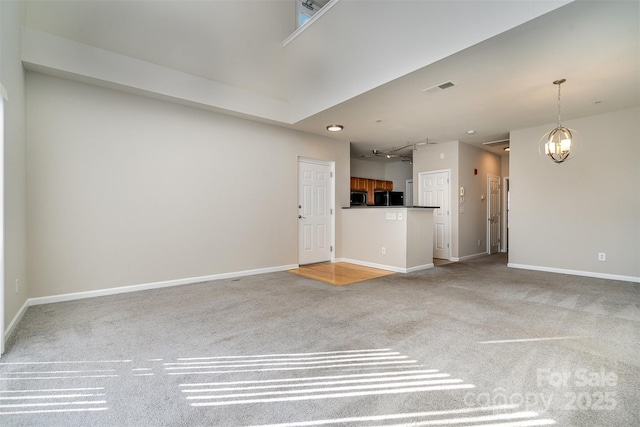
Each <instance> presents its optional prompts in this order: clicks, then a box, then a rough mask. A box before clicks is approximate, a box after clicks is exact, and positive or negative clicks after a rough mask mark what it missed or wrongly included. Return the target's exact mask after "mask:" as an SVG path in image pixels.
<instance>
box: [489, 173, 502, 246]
mask: <svg viewBox="0 0 640 427" xmlns="http://www.w3.org/2000/svg"><path fill="white" fill-rule="evenodd" d="M487 193H489V204H488V206H487V222H488V226H487V242H488V246H489V247H488V248H487V252H489V253H490V254H495V253H498V251H499V250H500V177H499V176H493V175H488V176H487Z"/></svg>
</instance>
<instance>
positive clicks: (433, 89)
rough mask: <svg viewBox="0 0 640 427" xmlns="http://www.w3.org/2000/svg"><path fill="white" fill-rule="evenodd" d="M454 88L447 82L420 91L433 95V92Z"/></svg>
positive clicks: (452, 84) (451, 83)
mask: <svg viewBox="0 0 640 427" xmlns="http://www.w3.org/2000/svg"><path fill="white" fill-rule="evenodd" d="M454 86H455V84H454V83H453V82H451V81H449V82H444V83H440V84H439V85H435V86H432V87H428V88H426V89H422V91H423V92H425V93H435V92H440V91H441V90H445V89H449V88H450V87H454Z"/></svg>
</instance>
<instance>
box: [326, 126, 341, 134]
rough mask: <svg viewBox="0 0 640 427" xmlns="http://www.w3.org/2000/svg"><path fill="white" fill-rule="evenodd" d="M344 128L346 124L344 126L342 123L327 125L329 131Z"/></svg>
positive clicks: (338, 130) (337, 130)
mask: <svg viewBox="0 0 640 427" xmlns="http://www.w3.org/2000/svg"><path fill="white" fill-rule="evenodd" d="M342 129H344V126H342V125H328V126H327V130H328V131H329V132H340V131H341V130H342Z"/></svg>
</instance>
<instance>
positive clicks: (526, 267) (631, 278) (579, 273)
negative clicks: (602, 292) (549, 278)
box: [507, 262, 640, 283]
mask: <svg viewBox="0 0 640 427" xmlns="http://www.w3.org/2000/svg"><path fill="white" fill-rule="evenodd" d="M507 267H510V268H519V269H522V270H534V271H545V272H548V273H560V274H570V275H572V276H583V277H594V278H596V279H607V280H621V281H623V282H635V283H640V277H634V276H622V275H619V274H607V273H596V272H593V271H581V270H569V269H565V268H553V267H541V266H537V265H526V264H514V263H511V262H510V263H507Z"/></svg>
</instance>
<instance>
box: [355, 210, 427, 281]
mask: <svg viewBox="0 0 640 427" xmlns="http://www.w3.org/2000/svg"><path fill="white" fill-rule="evenodd" d="M434 209H437V206H416V207H406V206H352V207H348V208H342V254H343V260H344V261H345V262H350V263H353V264H359V265H365V266H368V267H375V268H380V269H384V270H390V271H395V272H398V273H410V272H412V271H417V270H423V269H427V268H431V267H433V210H434Z"/></svg>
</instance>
